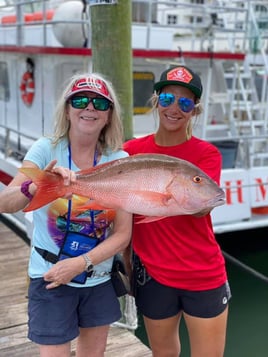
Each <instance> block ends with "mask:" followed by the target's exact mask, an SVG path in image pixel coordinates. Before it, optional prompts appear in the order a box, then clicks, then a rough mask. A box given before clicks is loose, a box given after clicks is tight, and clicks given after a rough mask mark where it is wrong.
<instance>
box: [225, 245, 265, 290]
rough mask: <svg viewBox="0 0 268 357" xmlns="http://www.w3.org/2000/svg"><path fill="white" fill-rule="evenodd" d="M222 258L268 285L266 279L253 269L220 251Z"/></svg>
mask: <svg viewBox="0 0 268 357" xmlns="http://www.w3.org/2000/svg"><path fill="white" fill-rule="evenodd" d="M222 254H223V256H224V257H225V258H226V259H227V260H229V261H231V262H232V263H234V264H235V265H237V266H238V267H239V268H241V269H243V270H245V271H247V272H248V273H250V274H252V275H253V276H255V277H256V278H258V279H260V280H262V281H264V282H265V283H268V277H267V276H266V275H264V274H262V273H260V272H258V271H257V270H255V269H252V268H251V267H250V266H248V265H246V264H244V263H242V262H241V261H240V260H238V259H236V258H235V257H233V256H232V255H230V254H228V253H226V252H224V251H222Z"/></svg>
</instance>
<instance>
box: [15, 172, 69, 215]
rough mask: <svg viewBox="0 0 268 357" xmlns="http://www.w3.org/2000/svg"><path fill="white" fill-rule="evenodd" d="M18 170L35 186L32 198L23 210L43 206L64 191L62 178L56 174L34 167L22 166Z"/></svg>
mask: <svg viewBox="0 0 268 357" xmlns="http://www.w3.org/2000/svg"><path fill="white" fill-rule="evenodd" d="M19 171H20V172H22V173H23V174H24V175H26V176H27V177H29V178H30V179H31V180H32V181H33V182H34V183H35V185H36V186H37V189H36V192H35V194H34V196H33V199H32V200H31V201H30V203H29V204H28V206H26V207H25V208H24V210H23V212H29V211H33V210H35V209H37V208H40V207H42V206H45V205H47V204H48V203H50V202H52V201H54V200H56V199H57V198H59V197H62V196H64V194H65V193H66V188H65V187H64V186H63V179H62V178H61V176H59V175H57V174H54V173H52V172H49V171H45V170H40V169H38V168H34V167H22V168H20V169H19Z"/></svg>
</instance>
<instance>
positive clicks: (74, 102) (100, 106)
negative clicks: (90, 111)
mask: <svg viewBox="0 0 268 357" xmlns="http://www.w3.org/2000/svg"><path fill="white" fill-rule="evenodd" d="M91 102H92V104H93V107H94V109H96V110H101V111H105V110H108V109H109V108H110V107H111V102H110V101H109V100H108V99H106V98H88V97H86V96H73V97H72V98H71V99H70V103H71V106H72V107H73V108H75V109H85V108H86V107H87V106H88V105H89V103H91Z"/></svg>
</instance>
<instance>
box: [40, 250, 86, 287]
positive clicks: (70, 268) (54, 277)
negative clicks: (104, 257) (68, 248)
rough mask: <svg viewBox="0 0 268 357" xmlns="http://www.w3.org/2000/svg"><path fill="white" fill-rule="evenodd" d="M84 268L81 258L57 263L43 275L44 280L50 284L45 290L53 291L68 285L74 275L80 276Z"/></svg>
mask: <svg viewBox="0 0 268 357" xmlns="http://www.w3.org/2000/svg"><path fill="white" fill-rule="evenodd" d="M84 268H85V261H84V258H83V257H82V256H79V257H75V258H67V259H64V260H61V261H59V262H57V263H56V264H55V265H54V266H53V267H52V268H50V269H49V271H47V272H46V273H45V274H44V280H45V281H48V282H50V284H48V285H47V287H46V288H47V289H53V288H56V287H58V286H59V285H62V284H67V283H69V282H70V281H71V280H72V279H73V278H74V277H75V276H76V275H78V274H81V273H82V272H83V271H84Z"/></svg>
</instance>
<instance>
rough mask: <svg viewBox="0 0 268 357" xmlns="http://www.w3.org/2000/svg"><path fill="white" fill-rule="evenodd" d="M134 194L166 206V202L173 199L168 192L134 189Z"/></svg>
mask: <svg viewBox="0 0 268 357" xmlns="http://www.w3.org/2000/svg"><path fill="white" fill-rule="evenodd" d="M133 193H134V195H136V196H140V197H141V198H142V199H143V200H146V201H152V202H155V203H157V204H158V205H161V206H167V205H168V202H169V201H170V200H171V199H173V196H172V194H170V193H161V192H154V191H140V190H139V191H134V192H133Z"/></svg>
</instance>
